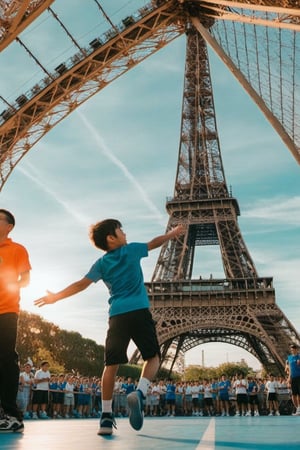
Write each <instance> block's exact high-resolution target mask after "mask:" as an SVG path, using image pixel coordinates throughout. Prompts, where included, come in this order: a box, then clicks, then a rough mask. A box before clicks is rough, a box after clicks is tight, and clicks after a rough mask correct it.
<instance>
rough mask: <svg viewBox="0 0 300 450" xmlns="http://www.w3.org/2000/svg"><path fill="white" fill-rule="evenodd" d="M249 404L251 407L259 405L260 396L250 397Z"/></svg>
mask: <svg viewBox="0 0 300 450" xmlns="http://www.w3.org/2000/svg"><path fill="white" fill-rule="evenodd" d="M248 403H249V405H258V396H257V395H249V397H248Z"/></svg>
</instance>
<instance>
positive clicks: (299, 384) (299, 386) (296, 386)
mask: <svg viewBox="0 0 300 450" xmlns="http://www.w3.org/2000/svg"><path fill="white" fill-rule="evenodd" d="M291 391H292V394H293V395H300V377H294V378H292V379H291Z"/></svg>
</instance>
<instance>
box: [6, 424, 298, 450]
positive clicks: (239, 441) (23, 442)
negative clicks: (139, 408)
mask: <svg viewBox="0 0 300 450" xmlns="http://www.w3.org/2000/svg"><path fill="white" fill-rule="evenodd" d="M117 426H118V429H117V430H116V431H115V433H114V435H113V436H112V437H102V436H98V435H97V429H98V420H97V419H77V420H76V419H70V420H45V421H42V420H39V421H33V420H31V421H26V422H25V432H24V434H22V435H20V434H1V435H0V449H1V450H41V449H42V450H85V449H91V450H95V449H98V448H99V449H101V448H105V450H119V449H126V450H148V449H155V450H170V449H172V450H299V449H300V416H297V417H293V416H280V417H268V416H263V417H216V418H210V417H203V418H202V417H201V418H200V417H195V418H192V417H174V418H167V417H163V418H146V419H145V423H144V427H143V428H142V430H140V431H139V432H136V431H134V430H132V429H131V427H130V425H129V423H128V419H124V418H122V419H117Z"/></svg>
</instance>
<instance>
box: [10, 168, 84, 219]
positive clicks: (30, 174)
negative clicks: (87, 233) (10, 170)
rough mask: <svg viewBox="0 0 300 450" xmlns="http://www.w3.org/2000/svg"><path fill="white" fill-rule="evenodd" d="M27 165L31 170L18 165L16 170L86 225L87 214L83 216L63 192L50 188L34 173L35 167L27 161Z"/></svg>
mask: <svg viewBox="0 0 300 450" xmlns="http://www.w3.org/2000/svg"><path fill="white" fill-rule="evenodd" d="M27 166H28V168H29V170H30V172H29V171H28V170H26V169H25V168H24V166H17V167H16V170H18V171H19V172H21V173H22V174H23V175H25V177H26V178H28V179H29V180H31V181H32V182H33V183H34V184H35V185H37V186H38V187H40V188H41V189H42V190H43V191H44V192H45V193H47V194H48V195H49V196H50V197H52V198H53V199H54V200H55V201H56V202H57V203H58V204H59V205H60V206H61V207H62V208H63V209H64V210H65V211H66V212H67V213H68V214H70V215H71V216H72V217H73V218H74V219H75V220H76V221H77V222H78V223H79V224H80V225H86V216H83V215H82V214H81V213H79V212H78V211H76V209H75V208H74V207H73V206H71V205H70V203H69V202H66V201H65V200H63V199H62V198H61V194H58V193H57V192H55V191H54V190H53V189H50V188H49V186H47V185H46V183H45V182H44V181H42V180H41V178H40V177H39V176H38V175H36V174H35V175H34V174H33V172H35V168H34V167H33V166H32V165H31V164H30V163H27Z"/></svg>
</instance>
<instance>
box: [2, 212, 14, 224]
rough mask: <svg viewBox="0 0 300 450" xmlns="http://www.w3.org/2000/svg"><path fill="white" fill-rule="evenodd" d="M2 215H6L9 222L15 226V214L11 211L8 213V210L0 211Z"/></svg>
mask: <svg viewBox="0 0 300 450" xmlns="http://www.w3.org/2000/svg"><path fill="white" fill-rule="evenodd" d="M0 213H1V214H5V216H6V220H7V222H8V223H10V224H11V225H13V226H15V223H16V221H15V218H14V216H13V214H12V213H11V212H10V211H8V210H7V209H0Z"/></svg>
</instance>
